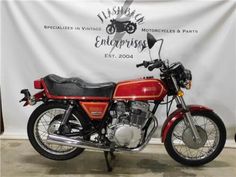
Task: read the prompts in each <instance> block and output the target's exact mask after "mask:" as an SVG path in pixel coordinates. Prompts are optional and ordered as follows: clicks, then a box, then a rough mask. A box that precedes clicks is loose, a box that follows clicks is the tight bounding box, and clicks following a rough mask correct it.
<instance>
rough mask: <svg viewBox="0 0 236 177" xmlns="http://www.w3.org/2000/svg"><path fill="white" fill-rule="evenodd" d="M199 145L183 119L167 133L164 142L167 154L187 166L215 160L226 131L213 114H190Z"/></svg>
mask: <svg viewBox="0 0 236 177" xmlns="http://www.w3.org/2000/svg"><path fill="white" fill-rule="evenodd" d="M191 114H192V118H193V121H194V124H195V126H196V129H197V131H198V133H199V136H200V137H201V143H197V142H196V141H195V140H194V136H193V133H192V130H191V129H190V128H189V127H188V126H186V124H185V122H184V119H178V120H176V121H175V122H174V124H173V126H172V127H171V128H170V130H169V132H168V133H167V137H166V140H165V142H164V144H165V148H166V150H167V152H168V154H169V155H170V156H171V157H172V158H173V159H174V160H176V161H177V162H179V163H182V164H184V165H188V166H199V165H203V164H205V163H208V162H210V161H212V160H213V159H215V158H216V157H217V156H218V155H219V154H220V152H221V151H222V149H223V147H224V145H225V141H226V129H225V126H224V124H223V122H222V120H221V119H220V118H219V116H217V115H216V114H215V113H214V112H210V111H196V112H193V113H191Z"/></svg>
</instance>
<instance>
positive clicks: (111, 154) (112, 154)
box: [104, 151, 116, 172]
mask: <svg viewBox="0 0 236 177" xmlns="http://www.w3.org/2000/svg"><path fill="white" fill-rule="evenodd" d="M108 154H110V156H111V159H110V161H109V159H108ZM104 156H105V160H106V164H107V171H109V172H111V171H112V166H111V163H110V162H111V161H112V160H114V159H115V158H116V156H115V155H114V153H113V152H112V151H110V152H109V151H104Z"/></svg>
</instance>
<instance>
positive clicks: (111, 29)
mask: <svg viewBox="0 0 236 177" xmlns="http://www.w3.org/2000/svg"><path fill="white" fill-rule="evenodd" d="M114 32H115V27H114V26H108V27H107V33H108V34H113V33H114Z"/></svg>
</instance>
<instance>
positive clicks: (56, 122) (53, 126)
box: [48, 115, 70, 134]
mask: <svg viewBox="0 0 236 177" xmlns="http://www.w3.org/2000/svg"><path fill="white" fill-rule="evenodd" d="M61 122H62V115H57V116H56V117H54V118H53V120H52V121H51V122H50V124H49V127H48V134H57V132H58V130H59V128H60V125H61ZM60 131H61V133H62V134H65V133H70V127H69V126H68V125H63V127H61V130H60Z"/></svg>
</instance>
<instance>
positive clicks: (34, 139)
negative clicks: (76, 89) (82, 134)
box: [27, 102, 84, 160]
mask: <svg viewBox="0 0 236 177" xmlns="http://www.w3.org/2000/svg"><path fill="white" fill-rule="evenodd" d="M66 108H67V106H66V105H65V104H61V103H57V102H49V103H46V104H42V105H40V106H39V107H37V108H36V109H35V110H34V112H33V113H32V114H31V116H30V118H29V121H28V125H27V133H28V137H29V141H30V143H31V144H32V146H33V147H34V149H35V150H36V151H37V152H38V153H40V154H41V155H43V156H44V157H46V158H49V159H52V160H68V159H71V158H74V157H76V156H78V155H79V154H81V153H82V152H83V151H84V149H82V148H75V147H69V146H62V145H53V144H48V143H47V142H46V138H47V136H48V134H49V130H48V128H49V125H50V123H51V122H52V121H53V119H54V118H57V117H58V116H60V115H62V114H63V113H64V111H65V110H66ZM72 116H73V118H72V119H76V120H77V121H79V122H80V124H81V126H82V124H83V122H82V121H81V118H80V115H79V114H78V112H76V111H73V113H72ZM41 119H42V121H41ZM56 121H58V120H55V123H54V126H55V127H57V126H58V124H59V123H60V122H56ZM56 123H57V124H56ZM40 133H41V134H40Z"/></svg>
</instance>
